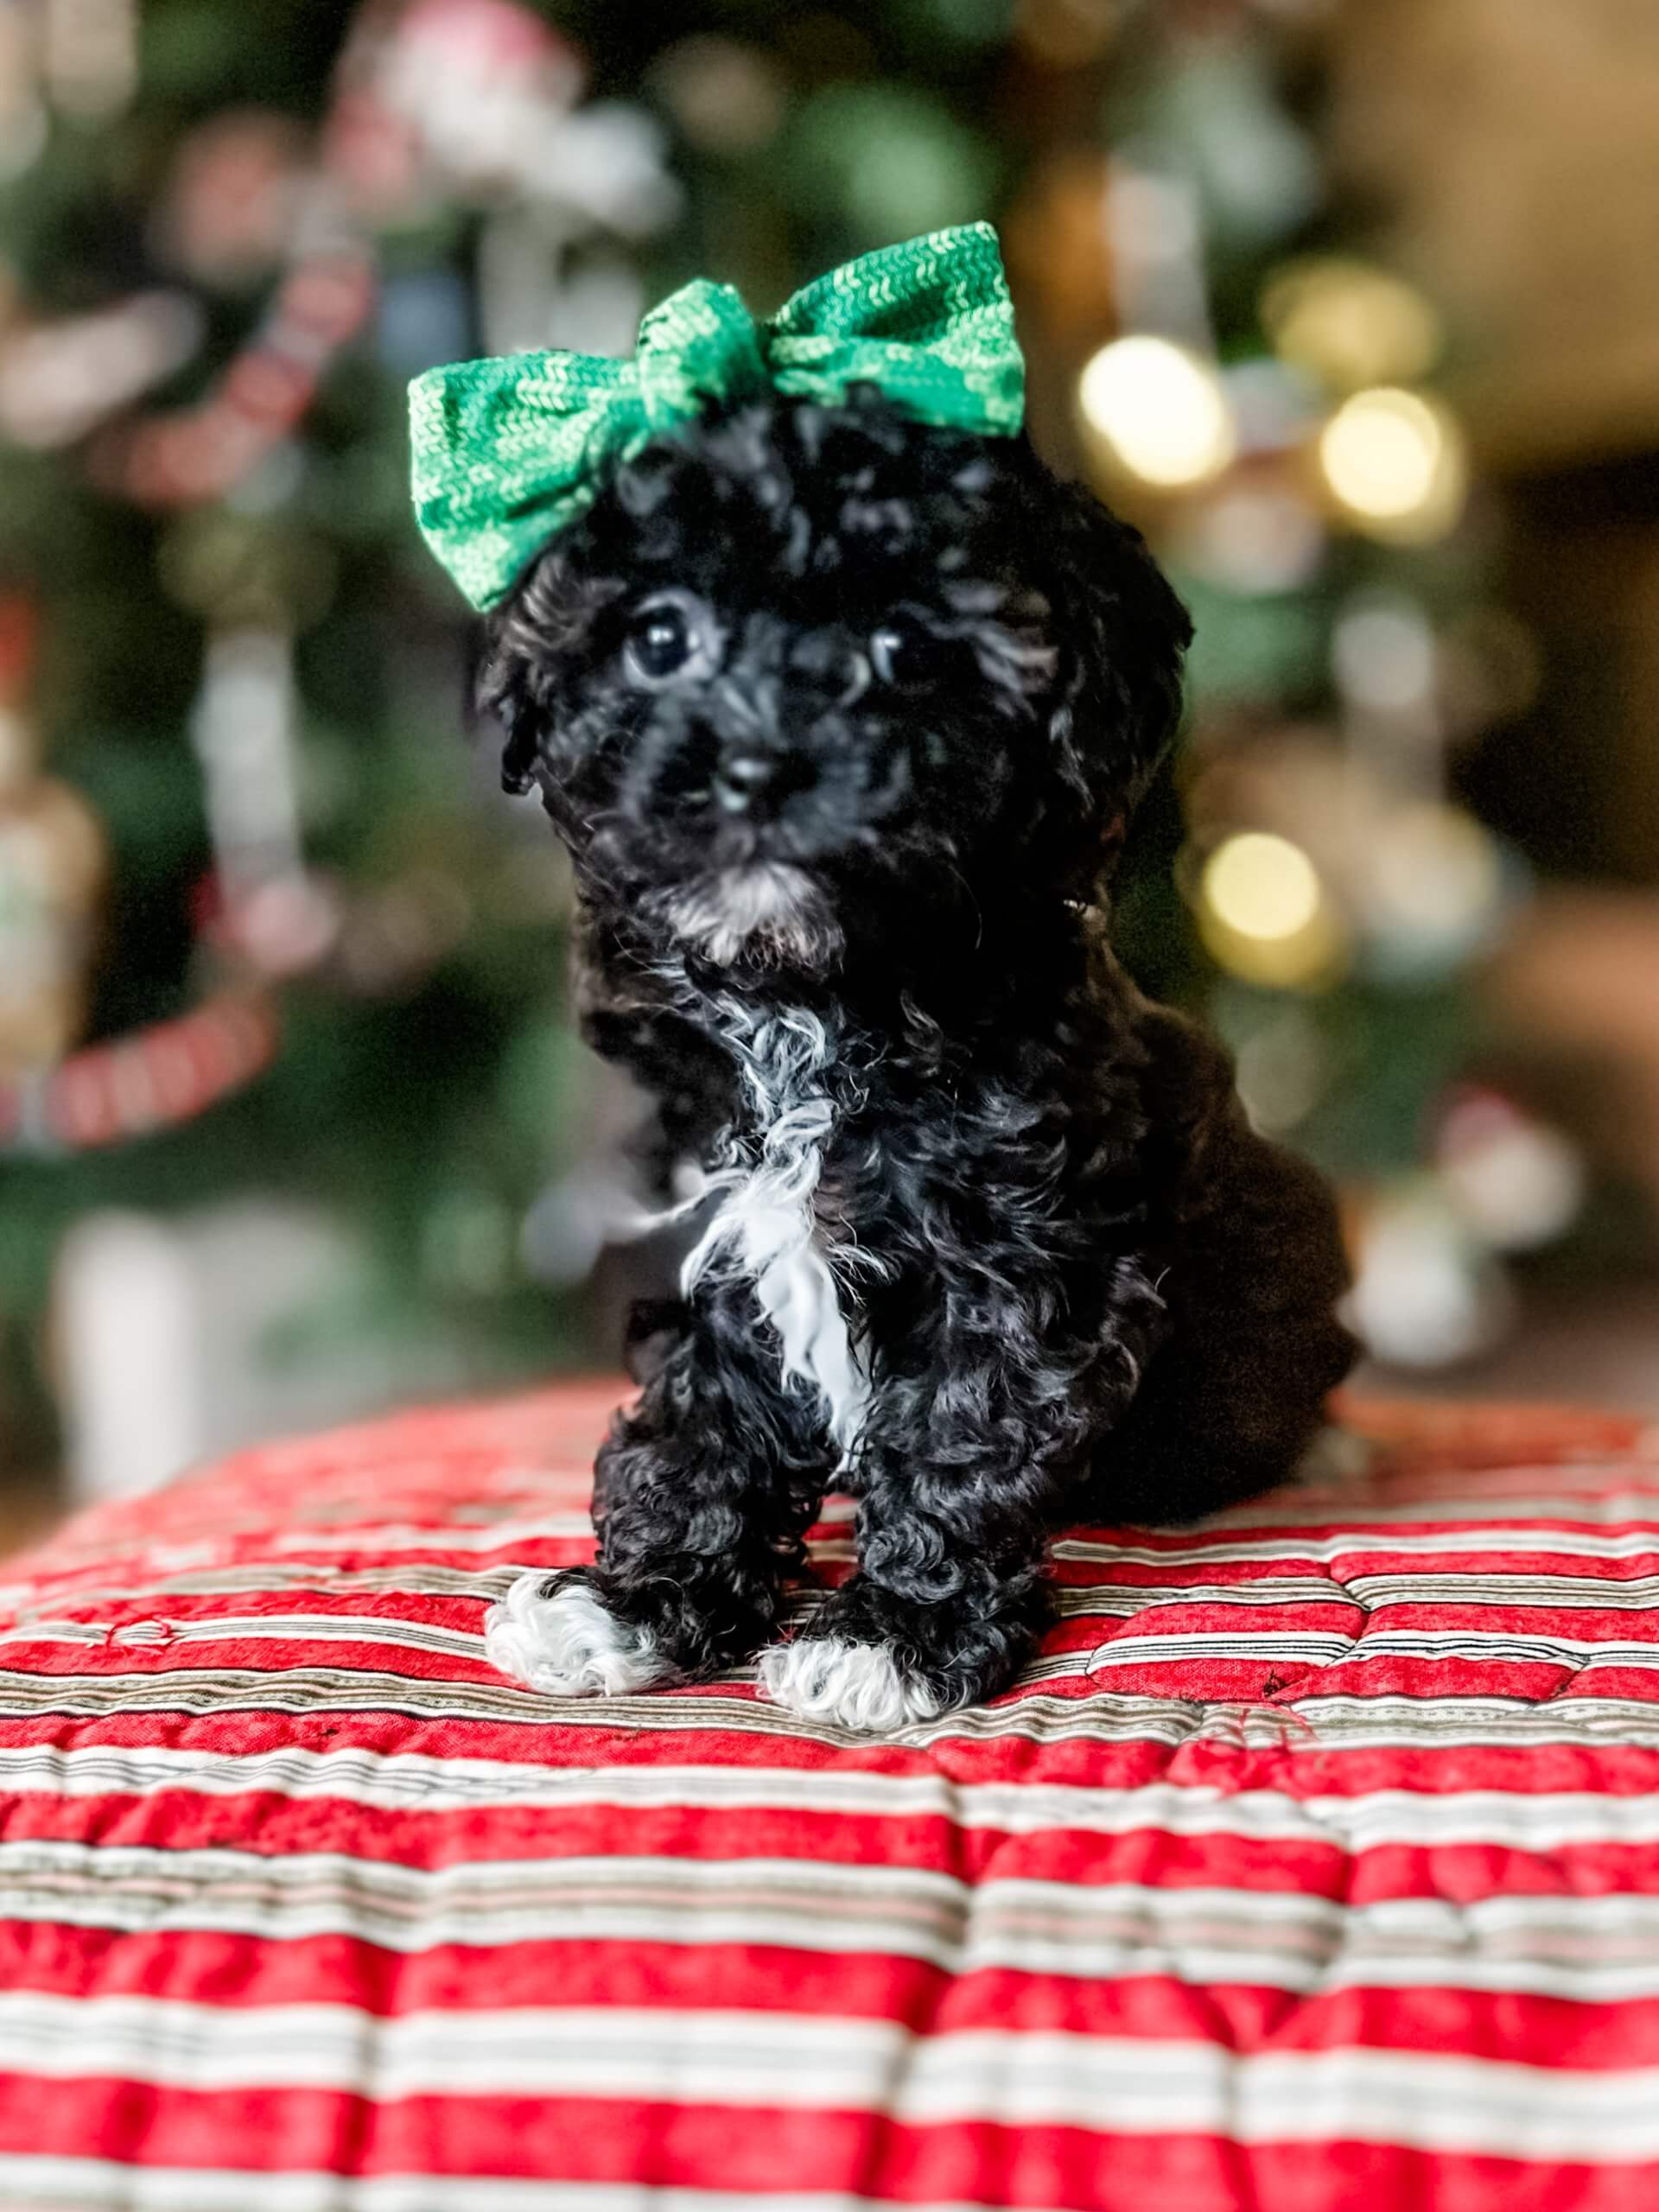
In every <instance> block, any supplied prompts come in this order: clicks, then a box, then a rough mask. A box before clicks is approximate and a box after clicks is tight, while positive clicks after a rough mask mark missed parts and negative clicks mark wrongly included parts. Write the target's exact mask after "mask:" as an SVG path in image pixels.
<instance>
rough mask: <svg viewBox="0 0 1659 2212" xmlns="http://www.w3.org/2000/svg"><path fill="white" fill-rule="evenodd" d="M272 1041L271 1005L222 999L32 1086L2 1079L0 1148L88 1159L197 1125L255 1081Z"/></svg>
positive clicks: (243, 997) (236, 995) (72, 1060)
mask: <svg viewBox="0 0 1659 2212" xmlns="http://www.w3.org/2000/svg"><path fill="white" fill-rule="evenodd" d="M276 1050H277V1018H276V1014H275V1012H274V1010H273V1008H272V1007H271V1005H270V1001H268V1000H266V999H264V998H263V997H260V996H257V995H248V994H246V993H245V992H243V991H240V990H227V991H225V992H223V993H221V994H219V995H217V996H215V997H213V998H212V999H210V1000H209V1001H207V1003H206V1004H205V1005H202V1006H200V1007H196V1008H194V1010H193V1011H192V1012H191V1013H189V1014H183V1015H181V1016H180V1017H179V1018H178V1019H177V1020H171V1021H158V1022H155V1023H152V1024H151V1025H150V1026H149V1027H147V1028H144V1029H140V1030H137V1031H135V1032H133V1033H131V1034H130V1035H128V1036H124V1037H121V1038H118V1039H115V1040H113V1041H112V1042H111V1043H109V1044H105V1045H92V1046H86V1048H85V1049H84V1050H82V1051H80V1052H73V1053H71V1054H70V1056H69V1057H68V1058H67V1059H65V1060H63V1061H62V1062H60V1064H59V1065H57V1066H55V1067H53V1068H50V1069H42V1070H41V1071H38V1072H37V1073H35V1075H34V1076H33V1077H28V1078H25V1079H23V1080H21V1081H20V1080H18V1079H16V1077H10V1078H8V1077H4V1076H0V1148H4V1149H7V1150H11V1151H18V1152H33V1153H47V1154H52V1153H60V1152H82V1151H90V1150H96V1149H99V1148H101V1147H105V1146H108V1145H116V1144H124V1143H129V1142H130V1141H133V1140H134V1139H136V1138H138V1137H144V1136H149V1135H153V1134H154V1133H155V1132H156V1130H157V1129H162V1128H172V1127H175V1126H176V1125H177V1124H178V1123H180V1122H189V1121H194V1119H195V1118H196V1116H198V1115H200V1114H204V1113H206V1112H207V1109H208V1108H209V1107H210V1106H213V1105H216V1104H217V1103H219V1101H220V1100H221V1099H224V1098H227V1097H229V1096H231V1095H232V1092H234V1091H237V1090H241V1089H243V1088H244V1086H245V1085H246V1084H249V1083H251V1081H252V1080H253V1078H254V1077H256V1076H257V1075H258V1074H259V1073H261V1071H263V1070H264V1068H265V1067H267V1066H268V1065H270V1060H271V1059H272V1058H273V1057H274V1055H275V1052H276Z"/></svg>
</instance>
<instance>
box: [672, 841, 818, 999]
mask: <svg viewBox="0 0 1659 2212" xmlns="http://www.w3.org/2000/svg"><path fill="white" fill-rule="evenodd" d="M653 904H654V905H655V906H656V907H657V909H658V912H659V914H660V915H661V917H662V919H663V920H664V922H665V923H666V924H667V925H668V927H669V929H670V930H671V931H672V933H673V934H674V936H675V937H677V938H678V939H679V940H680V942H681V943H682V944H687V945H690V946H692V947H693V948H694V949H695V950H696V951H698V952H700V953H702V956H703V957H704V958H705V959H708V960H712V961H714V962H715V963H717V965H719V966H720V967H722V968H729V967H733V966H734V965H737V964H739V963H743V964H747V965H753V966H760V967H766V968H798V969H805V970H806V971H807V972H808V973H810V974H816V975H821V974H823V973H824V972H826V971H827V970H829V969H833V968H834V967H835V966H836V964H837V963H838V962H839V960H840V958H841V955H842V950H843V949H844V939H843V937H842V928H841V924H840V923H839V922H838V921H837V920H836V914H835V909H834V907H833V906H832V905H831V903H830V899H829V893H828V892H827V891H826V890H825V888H824V887H823V883H822V882H821V881H820V880H819V879H818V877H817V876H816V875H815V874H812V873H811V872H810V870H808V869H806V868H798V867H797V866H795V864H794V863H793V862H792V861H748V862H747V863H745V864H744V865H742V866H741V867H734V868H716V869H714V870H711V871H710V872H709V874H705V875H698V876H694V877H693V878H692V879H691V880H690V882H688V883H683V884H679V885H677V886H676V887H674V888H673V889H672V890H671V891H665V892H662V893H658V896H657V898H656V899H655V900H654V901H653Z"/></svg>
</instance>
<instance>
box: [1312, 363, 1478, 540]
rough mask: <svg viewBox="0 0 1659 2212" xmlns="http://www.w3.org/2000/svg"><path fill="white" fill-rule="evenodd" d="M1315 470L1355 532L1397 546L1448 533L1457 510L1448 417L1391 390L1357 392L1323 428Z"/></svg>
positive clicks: (1460, 451)
mask: <svg viewBox="0 0 1659 2212" xmlns="http://www.w3.org/2000/svg"><path fill="white" fill-rule="evenodd" d="M1319 467H1320V470H1321V473H1322V474H1323V476H1324V478H1325V484H1326V486H1327V487H1328V489H1329V491H1330V493H1331V495H1332V499H1334V500H1335V501H1336V504H1337V505H1338V508H1339V509H1340V510H1341V511H1342V512H1343V514H1344V516H1345V517H1346V518H1347V519H1348V520H1349V522H1351V524H1353V525H1354V527H1355V528H1357V529H1358V530H1361V531H1364V532H1366V533H1367V534H1368V535H1369V536H1370V537H1380V538H1384V539H1388V540H1392V541H1395V542H1398V543H1423V542H1425V541H1427V539H1430V538H1433V537H1442V536H1444V535H1445V533H1446V531H1448V530H1450V529H1451V528H1452V524H1454V523H1455V522H1456V521H1457V519H1458V517H1459V514H1460V513H1461V512H1462V511H1463V502H1464V497H1465V491H1466V489H1467V483H1468V465H1467V461H1466V459H1465V453H1464V444H1463V437H1462V434H1461V432H1460V431H1459V428H1458V425H1457V423H1456V422H1455V421H1454V420H1453V418H1452V416H1451V415H1450V414H1449V413H1448V411H1447V410H1446V409H1445V408H1444V407H1443V406H1440V404H1437V403H1435V402H1433V401H1430V400H1428V399H1426V398H1425V397H1423V396H1422V394H1421V392H1415V391H1406V390H1405V389H1404V388H1403V387H1402V386H1397V385H1377V386H1376V387H1374V388H1372V389H1370V390H1368V391H1357V392H1355V393H1354V395H1353V397H1351V398H1350V399H1346V400H1344V402H1343V404H1342V405H1341V406H1340V407H1339V408H1338V410H1337V411H1336V413H1335V414H1334V415H1333V416H1332V417H1331V419H1330V421H1329V422H1328V423H1326V424H1325V429H1324V430H1323V431H1322V432H1321V433H1320V435H1319Z"/></svg>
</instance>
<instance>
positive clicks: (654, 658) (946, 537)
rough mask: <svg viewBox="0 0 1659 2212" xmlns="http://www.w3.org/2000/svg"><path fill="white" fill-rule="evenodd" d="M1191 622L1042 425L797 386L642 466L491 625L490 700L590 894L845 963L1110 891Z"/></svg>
mask: <svg viewBox="0 0 1659 2212" xmlns="http://www.w3.org/2000/svg"><path fill="white" fill-rule="evenodd" d="M1189 634H1190V630H1189V625H1188V623H1187V620H1186V616H1185V611H1184V610H1183V609H1182V607H1181V606H1180V604H1179V601H1178V600H1177V599H1176V598H1175V595H1174V594H1173V592H1172V591H1171V590H1170V588H1169V587H1168V585H1167V584H1166V582H1164V579H1163V577H1162V576H1161V575H1160V573H1159V571H1158V570H1157V569H1156V568H1155V567H1154V564H1153V562H1152V560H1151V558H1150V556H1149V555H1148V554H1147V550H1146V548H1145V546H1144V545H1143V544H1142V543H1141V539H1140V537H1138V536H1137V535H1136V534H1135V532H1134V531H1131V530H1129V529H1128V528H1127V527H1126V526H1125V525H1124V524H1122V523H1120V522H1118V521H1116V519H1115V518H1113V517H1112V516H1110V515H1109V514H1108V513H1107V512H1106V511H1105V509H1103V507H1101V506H1100V505H1098V504H1097V503H1096V501H1095V500H1094V499H1091V498H1090V496H1089V495H1088V494H1087V493H1084V492H1083V491H1082V490H1080V489H1079V488H1077V486H1067V485H1062V484H1060V483H1058V481H1057V480H1055V479H1054V478H1053V477H1052V475H1051V474H1049V472H1048V471H1047V470H1046V468H1045V467H1043V465H1042V464H1041V463H1040V462H1039V461H1038V460H1037V458H1036V456H1035V454H1033V451H1032V449H1031V448H1030V446H1029V445H1028V444H1027V442H1026V441H1025V440H1024V439H1023V438H1020V439H1006V438H982V437H976V436H970V435H964V434H961V433H957V432H952V431H947V430H943V429H932V428H929V427H927V426H925V425H921V424H918V423H913V422H912V421H909V420H907V419H906V418H903V417H901V416H898V415H897V414H895V413H894V412H893V411H892V410H890V409H889V408H888V407H887V406H886V405H885V404H883V403H881V402H880V401H879V400H878V399H875V398H874V397H868V398H865V397H855V399H854V400H853V401H852V402H851V403H849V404H848V405H846V406H843V407H837V408H829V407H823V406H818V405H814V404H808V403H805V402H798V401H790V400H785V399H776V400H772V401H769V402H766V403H765V404H754V405H750V406H747V407H745V408H742V409H741V410H737V411H735V412H734V413H731V414H728V415H727V416H724V417H723V418H721V419H719V420H717V421H713V422H710V423H706V424H704V425H702V426H701V427H699V428H698V429H696V430H695V431H693V432H691V433H690V434H688V435H681V436H676V437H673V438H664V439H662V440H660V441H658V442H656V443H654V444H652V445H651V446H649V447H647V448H645V451H644V452H642V453H641V454H639V456H638V457H637V458H636V459H635V460H633V461H631V462H629V463H628V464H627V465H626V466H625V467H622V468H621V469H620V471H619V472H618V473H617V474H615V476H614V477H613V479H612V480H611V481H610V482H609V483H608V484H607V486H606V488H605V490H604V491H603V492H602V493H601V496H600V497H599V499H597V500H596V501H595V502H594V505H592V506H591V507H590V508H589V509H588V512H586V513H585V514H584V515H583V516H582V518H581V519H580V520H579V521H577V522H575V523H574V524H571V525H570V526H569V527H568V528H567V529H565V530H564V531H562V532H561V533H560V534H559V535H558V536H557V537H556V538H555V539H553V541H552V542H551V543H550V545H549V547H548V549H547V550H546V551H545V552H543V554H542V555H541V556H540V557H539V558H538V559H537V561H536V562H535V563H533V564H532V566H531V568H530V569H529V570H528V571H527V572H526V574H525V575H524V577H523V579H522V580H521V582H519V584H518V587H517V588H516V589H515V591H514V593H513V594H512V597H511V598H510V599H509V600H508V601H506V602H505V605H504V606H503V607H501V608H500V609H499V610H498V612H497V613H496V614H495V615H494V616H493V618H492V622H491V631H490V641H489V652H488V658H487V659H486V665H485V670H484V675H483V678H482V682H481V686H480V692H481V697H482V700H483V702H484V703H485V704H486V705H487V706H488V707H490V708H492V709H494V710H495V712H496V713H498V714H499V715H500V717H501V719H502V721H503V722H504V723H505V728H506V734H507V746H506V756H505V776H506V780H507V782H508V784H509V786H510V787H511V788H514V789H519V790H523V789H526V788H528V787H529V786H530V785H531V784H532V783H534V784H537V785H540V787H541V790H542V792H543V798H544V800H545V803H546V805H547V808H548V810H549V812H550V814H551V816H552V817H553V820H554V822H555V823H556V825H557V827H558V829H559V830H560V832H561V834H562V835H563V836H564V838H565V839H566V841H567V842H568V843H569V846H570V847H571V849H572V851H573V853H574V854H575V858H576V861H577V865H578V868H579V870H580V871H581V873H582V878H583V880H584V882H585V883H586V885H587V886H588V889H589V891H590V893H593V894H594V895H596V896H601V897H605V898H607V899H613V900H616V901H620V902H622V903H624V904H626V906H628V907H630V908H632V910H633V911H635V912H639V913H642V914H644V915H646V916H648V917H652V918H654V919H655V920H656V922H657V923H658V925H661V926H665V927H666V928H667V929H668V930H669V931H671V932H672V933H673V934H674V935H675V936H677V938H680V939H681V940H682V941H683V942H684V943H686V944H689V945H691V946H695V947H696V949H697V950H700V951H702V953H703V954H705V955H706V956H708V957H712V958H713V959H715V960H716V961H719V962H721V963H730V962H734V961H755V960H761V961H770V962H775V963H785V964H788V965H791V966H796V967H801V968H804V969H828V968H830V967H833V966H834V965H835V964H836V963H837V962H838V961H839V960H840V959H841V958H842V957H843V955H845V954H847V953H848V952H849V950H851V949H852V948H854V947H855V946H856V945H858V944H864V945H865V946H866V947H867V948H869V947H875V948H880V946H882V945H883V944H885V945H886V948H887V950H888V952H889V953H890V954H893V955H900V956H901V955H902V953H903V951H904V950H905V947H904V945H903V944H902V943H900V942H897V941H895V938H894V936H893V932H894V931H895V929H902V930H903V931H915V932H920V933H922V934H923V935H929V934H937V933H938V932H940V931H950V929H951V928H953V927H956V926H959V925H962V924H963V923H964V922H966V921H968V920H969V919H970V918H972V917H974V916H975V914H976V912H977V913H979V914H982V913H983V912H984V911H985V907H986V904H987V901H988V899H995V901H996V902H997V903H998V904H1005V903H1006V900H1007V896H1008V894H1009V892H1010V890H1014V891H1018V892H1022V893H1023V892H1024V891H1025V890H1027V889H1031V890H1037V891H1042V892H1047V893H1052V894H1053V895H1071V894H1076V893H1081V892H1086V891H1087V890H1088V889H1089V888H1090V887H1092V885H1093V884H1094V883H1095V882H1096V880H1098V878H1099V876H1100V874H1102V872H1103V868H1104V867H1105V866H1106V865H1107V863H1108V861H1109V857H1110V855H1111V853H1112V851H1113V849H1114V848H1115V843H1116V839H1117V838H1118V837H1119V836H1121V833H1122V825H1123V822H1124V820H1125V818H1126V817H1127V814H1128V810H1129V808H1130V807H1131V806H1132V805H1133V804H1134V801H1135V798H1136V797H1137V796H1138V795H1139V792H1140V791H1141V787H1142V786H1143V785H1144V783H1145V781H1146V779H1147V776H1148V775H1149V774H1150V772H1151V770H1152V769H1153V767H1154V766H1155V764H1156V762H1157V760H1158V757H1159V755H1160V753H1161V752H1162V750H1163V748H1164V747H1165V745H1166V742H1167V741H1168V739H1169V737H1170V735H1171V734H1172V732H1173V728H1174V724H1175V721H1176V717H1177V715H1178V713H1179V700H1180V663H1181V654H1182V651H1183V649H1184V647H1185V644H1186V641H1187V639H1188V636H1189Z"/></svg>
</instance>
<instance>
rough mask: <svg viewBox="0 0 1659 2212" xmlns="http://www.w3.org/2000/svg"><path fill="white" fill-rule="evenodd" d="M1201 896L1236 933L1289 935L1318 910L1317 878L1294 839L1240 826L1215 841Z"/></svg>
mask: <svg viewBox="0 0 1659 2212" xmlns="http://www.w3.org/2000/svg"><path fill="white" fill-rule="evenodd" d="M1200 890H1201V892H1202V895H1203V898H1204V902H1205V906H1208V907H1209V908H1210V910H1211V912H1212V913H1213V914H1215V916H1216V917H1217V919H1218V920H1220V921H1223V922H1224V923H1225V924H1226V925H1227V927H1228V928H1229V929H1231V930H1236V931H1238V933H1239V935H1240V936H1241V937H1259V938H1281V937H1294V936H1295V935H1296V933H1297V931H1299V930H1305V929H1306V927H1307V925H1308V924H1309V923H1310V922H1311V921H1312V920H1313V918H1314V916H1315V915H1316V914H1317V913H1318V912H1319V876H1318V874H1316V873H1315V871H1314V867H1313V861H1311V860H1309V858H1308V857H1307V855H1306V853H1305V852H1304V851H1303V850H1302V849H1301V847H1300V845H1293V844H1292V843H1291V842H1290V840H1289V839H1288V838H1287V837H1275V836H1272V835H1270V834H1269V833H1268V831H1267V830H1264V829H1246V830H1243V831H1242V832H1241V833H1240V834H1239V835H1238V836H1236V837H1229V838H1228V839H1227V841H1226V842H1225V843H1224V844H1221V845H1217V848H1216V849H1215V851H1214V852H1213V853H1211V855H1210V857H1209V859H1208V860H1207V861H1205V866H1204V874H1203V876H1202V878H1201V879H1200Z"/></svg>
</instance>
